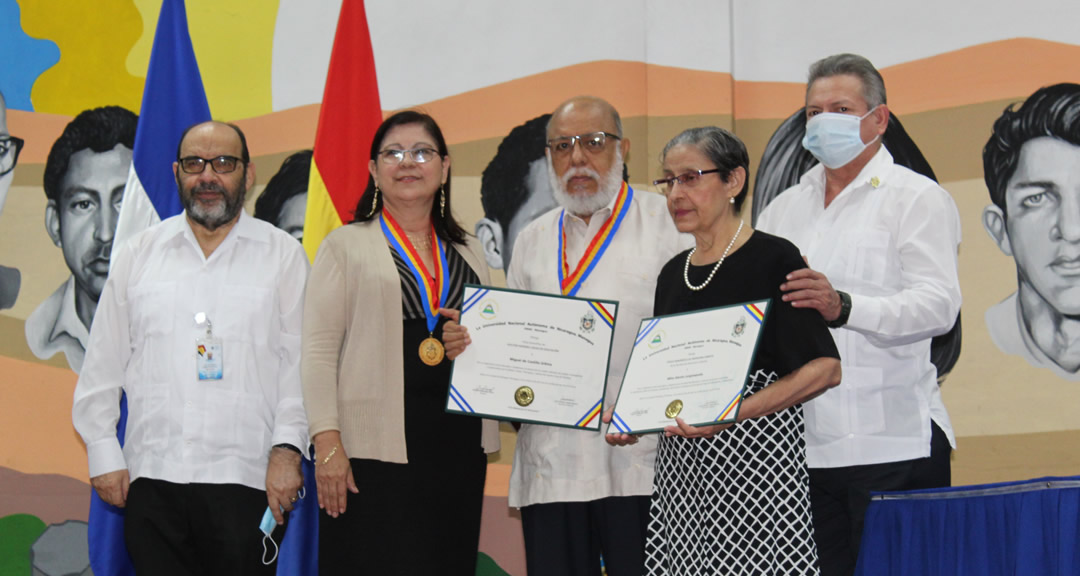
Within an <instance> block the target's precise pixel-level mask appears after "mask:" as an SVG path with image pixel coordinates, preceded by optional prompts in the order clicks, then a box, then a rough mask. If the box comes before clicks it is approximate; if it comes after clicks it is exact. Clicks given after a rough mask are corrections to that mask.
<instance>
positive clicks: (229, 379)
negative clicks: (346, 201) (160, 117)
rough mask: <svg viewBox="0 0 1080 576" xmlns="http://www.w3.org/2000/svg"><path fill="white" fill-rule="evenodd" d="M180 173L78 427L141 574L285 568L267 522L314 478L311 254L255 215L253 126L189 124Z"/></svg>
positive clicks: (134, 266) (126, 262)
mask: <svg viewBox="0 0 1080 576" xmlns="http://www.w3.org/2000/svg"><path fill="white" fill-rule="evenodd" d="M173 172H174V174H175V175H176V182H177V185H178V187H179V189H180V198H181V200H183V204H184V212H183V213H182V214H178V215H176V216H173V217H171V218H168V219H166V220H165V221H163V222H161V223H160V224H158V225H156V226H154V227H152V228H149V229H147V230H146V231H144V232H142V233H140V234H138V235H136V236H134V237H132V238H131V239H130V240H128V241H127V242H125V243H124V244H123V246H120V247H119V248H118V250H117V251H116V253H115V258H114V260H113V264H112V271H111V273H110V274H109V279H108V280H107V281H106V283H105V289H104V291H103V292H102V296H101V301H100V303H99V305H98V310H97V317H96V319H95V320H94V326H93V329H92V330H91V332H90V341H89V345H88V346H87V352H86V361H85V363H84V364H83V369H82V372H81V374H80V376H79V382H78V384H77V385H76V387H75V401H74V406H73V408H72V417H73V419H74V422H75V429H76V430H78V432H79V434H80V435H82V437H83V440H84V441H85V442H86V455H87V460H88V461H89V465H90V484H91V485H92V486H93V487H94V490H96V491H97V493H98V496H100V497H101V499H102V500H104V501H105V502H108V503H109V504H112V505H114V506H121V507H126V512H125V515H124V533H125V541H126V542H127V549H128V552H129V553H130V555H131V560H132V563H133V564H134V567H135V571H136V572H137V573H139V574H230V575H232V574H259V575H264V574H274V573H275V570H276V566H275V565H274V563H273V562H271V563H270V565H264V564H263V561H262V555H263V544H264V541H263V533H262V532H260V530H259V529H258V528H261V526H259V520H260V518H262V517H263V514H264V512H265V510H266V508H267V506H269V508H270V510H271V511H272V513H273V515H274V517H275V519H276V520H277V522H278V524H282V523H283V521H284V518H283V513H282V510H285V511H286V512H288V511H291V510H292V509H293V503H295V502H296V501H297V498H298V497H299V494H298V490H299V489H300V487H301V485H302V484H303V478H302V476H301V475H300V458H301V455H300V451H301V450H303V449H306V448H307V446H308V424H307V417H306V416H305V414H304V405H303V398H302V394H301V391H300V328H301V323H302V316H303V308H304V307H303V301H304V288H305V285H306V282H307V274H308V261H307V258H306V257H305V255H304V250H303V248H302V247H301V246H300V243H299V242H297V241H296V240H295V239H293V237H292V236H290V235H289V234H288V233H286V232H284V231H282V230H279V229H277V228H275V227H274V226H273V225H271V224H269V223H267V222H263V221H262V220H257V219H255V218H252V217H251V216H248V215H247V213H245V212H244V210H243V207H244V197H245V195H246V193H247V191H248V190H249V189H250V188H251V186H252V184H254V182H255V167H254V166H253V165H252V163H251V159H250V158H249V154H248V148H247V144H246V141H245V139H244V135H243V132H241V131H240V129H239V128H237V127H235V126H233V125H231V124H221V123H218V122H205V123H202V124H197V125H195V126H193V127H191V128H189V129H188V130H187V131H186V132H185V133H184V136H182V137H181V141H180V146H179V149H178V151H177V160H176V162H174V163H173ZM121 389H123V391H124V392H126V393H127V397H128V406H129V408H130V409H129V411H128V420H127V429H126V438H125V439H126V442H125V444H124V446H123V448H121V447H120V444H119V442H118V441H117V437H116V424H117V419H118V417H119V401H120V392H121ZM277 539H278V540H280V536H279V537H278V538H277Z"/></svg>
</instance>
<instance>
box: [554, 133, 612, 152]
mask: <svg viewBox="0 0 1080 576" xmlns="http://www.w3.org/2000/svg"><path fill="white" fill-rule="evenodd" d="M608 138H611V139H612V140H622V138H620V137H619V136H616V135H614V134H611V133H608V132H591V133H589V134H578V135H577V136H563V137H561V138H552V139H551V140H548V141H547V147H548V148H551V153H552V154H555V155H556V156H565V155H567V154H569V153H570V152H572V151H573V150H574V144H576V143H578V142H581V148H582V149H583V150H585V151H586V152H589V153H591V154H597V153H599V152H603V151H604V147H606V146H607V139H608Z"/></svg>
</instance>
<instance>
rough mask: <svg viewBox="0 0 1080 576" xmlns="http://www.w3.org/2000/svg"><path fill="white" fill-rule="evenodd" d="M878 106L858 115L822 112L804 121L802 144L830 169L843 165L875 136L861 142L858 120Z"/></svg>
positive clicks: (860, 122) (864, 147)
mask: <svg viewBox="0 0 1080 576" xmlns="http://www.w3.org/2000/svg"><path fill="white" fill-rule="evenodd" d="M877 109H878V107H877V106H874V107H873V108H871V109H870V111H869V112H867V113H866V114H863V115H862V116H852V115H851V114H840V113H837V112H822V113H820V114H818V115H816V116H814V117H812V118H810V119H809V120H807V121H806V135H805V136H803V140H802V145H803V148H806V150H807V151H808V152H810V153H811V154H813V155H814V158H817V159H818V162H821V163H822V164H824V165H825V167H826V168H831V169H833V170H835V169H837V168H841V167H843V166H847V164H848V163H849V162H851V161H852V160H854V159H855V157H856V156H858V155H859V154H862V151H863V150H866V147H867V146H869V145H870V144H872V143H873V142H874V140H877V139H878V138H879V137H880V136H875V137H874V139H873V140H871V141H870V142H867V143H865V144H864V143H863V141H862V136H861V135H860V128H861V127H862V121H863V119H864V118H866V117H867V116H869V115H871V114H873V113H874V110H877Z"/></svg>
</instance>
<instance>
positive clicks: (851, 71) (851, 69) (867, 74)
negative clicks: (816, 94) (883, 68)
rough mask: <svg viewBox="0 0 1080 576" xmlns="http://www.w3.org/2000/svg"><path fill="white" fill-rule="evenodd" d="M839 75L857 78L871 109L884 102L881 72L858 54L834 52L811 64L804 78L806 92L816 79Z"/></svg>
mask: <svg viewBox="0 0 1080 576" xmlns="http://www.w3.org/2000/svg"><path fill="white" fill-rule="evenodd" d="M841 75H847V76H854V77H856V78H858V79H859V82H861V83H862V88H863V89H862V93H863V100H866V105H867V106H868V107H869V108H870V109H871V110H873V109H874V108H877V107H878V106H881V105H882V104H885V103H886V99H885V81H884V80H883V79H882V78H881V73H880V72H878V71H877V68H874V65H873V64H871V63H870V61H869V60H867V59H866V58H863V57H862V56H859V55H858V54H834V55H832V56H828V57H825V58H822V59H821V60H818V61H817V62H814V63H813V64H811V65H810V72H809V73H808V74H807V79H806V94H807V95H808V96H809V95H810V87H811V86H813V85H814V82H816V81H817V80H819V79H821V78H829V77H832V76H841Z"/></svg>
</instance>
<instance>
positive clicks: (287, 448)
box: [274, 444, 304, 456]
mask: <svg viewBox="0 0 1080 576" xmlns="http://www.w3.org/2000/svg"><path fill="white" fill-rule="evenodd" d="M274 448H284V449H286V450H292V451H293V452H296V453H297V454H299V455H301V456H303V455H304V453H303V452H301V451H300V449H299V448H297V447H296V446H293V445H292V444H274Z"/></svg>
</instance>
